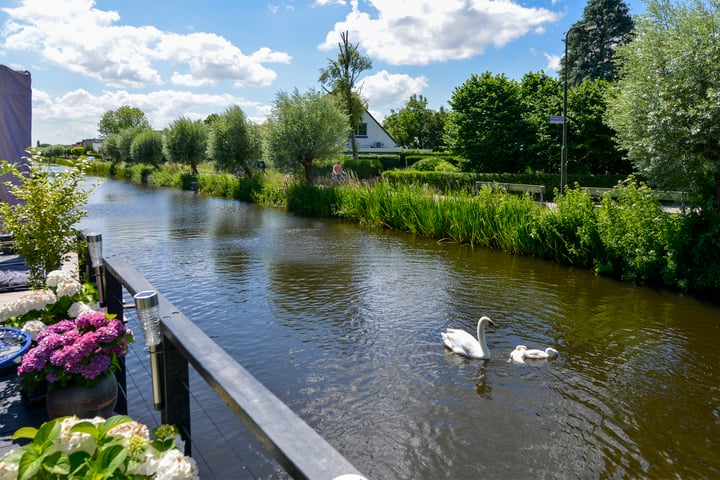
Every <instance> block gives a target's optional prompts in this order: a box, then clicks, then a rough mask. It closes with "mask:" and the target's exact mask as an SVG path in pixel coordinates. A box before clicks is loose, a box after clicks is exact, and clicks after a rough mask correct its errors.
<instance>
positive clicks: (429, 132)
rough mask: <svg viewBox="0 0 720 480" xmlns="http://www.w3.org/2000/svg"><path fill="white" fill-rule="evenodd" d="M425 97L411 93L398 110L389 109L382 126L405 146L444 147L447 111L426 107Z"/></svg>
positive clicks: (437, 148) (420, 147)
mask: <svg viewBox="0 0 720 480" xmlns="http://www.w3.org/2000/svg"><path fill="white" fill-rule="evenodd" d="M427 103H428V102H427V98H425V97H424V96H422V95H412V96H411V97H410V98H409V99H408V101H407V103H406V104H405V106H404V107H402V108H401V109H400V110H398V111H395V110H391V111H390V115H388V116H387V117H386V118H385V120H384V121H383V127H384V128H385V129H386V130H387V131H388V133H390V135H392V136H393V138H394V139H395V140H396V141H397V142H398V143H399V144H400V145H402V146H403V147H405V148H417V149H432V150H439V149H441V148H442V147H444V145H445V143H444V140H443V131H444V130H445V122H446V121H447V112H446V111H445V110H444V109H442V108H441V109H440V110H439V111H437V112H435V111H433V110H431V109H429V108H428V107H427Z"/></svg>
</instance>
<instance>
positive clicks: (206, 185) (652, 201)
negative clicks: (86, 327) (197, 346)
mask: <svg viewBox="0 0 720 480" xmlns="http://www.w3.org/2000/svg"><path fill="white" fill-rule="evenodd" d="M199 169H200V174H199V176H198V177H194V176H193V175H191V173H190V172H189V169H188V168H187V167H186V166H179V165H172V164H166V165H163V166H162V167H160V168H159V169H156V168H155V167H153V166H147V165H138V164H132V165H127V166H124V165H122V164H111V163H105V162H94V163H93V164H92V165H91V167H90V170H89V173H92V174H96V175H100V176H109V177H110V176H111V177H116V178H120V179H126V180H130V181H134V182H136V183H145V184H151V185H155V186H164V187H175V188H185V189H188V188H190V185H191V184H193V183H194V182H196V183H195V185H196V186H197V189H198V191H199V192H200V193H202V194H207V195H212V196H219V197H225V198H233V199H237V200H242V201H249V202H254V203H260V204H265V205H271V206H279V207H287V208H288V210H289V211H290V212H292V213H295V214H299V215H307V216H323V217H334V218H342V219H347V220H351V221H355V222H359V223H360V224H362V225H365V226H368V227H370V228H392V229H397V230H401V231H405V232H410V233H413V234H418V235H423V236H427V237H431V238H435V239H437V240H438V241H450V242H458V243H463V244H467V245H470V246H474V247H482V248H491V249H496V250H500V251H504V252H508V253H512V254H519V255H529V256H534V257H538V258H543V259H547V260H551V261H555V262H558V263H561V264H564V265H572V266H575V267H578V268H583V269H589V270H592V271H594V272H596V273H597V274H601V275H608V276H612V277H615V278H618V279H622V280H625V281H632V282H636V283H640V284H648V285H656V286H664V287H669V288H673V289H678V290H681V291H694V292H711V293H712V292H717V291H718V289H720V213H718V212H716V211H714V210H712V209H702V210H700V209H697V210H691V211H688V212H686V213H685V214H678V213H668V212H667V211H665V210H664V209H663V207H662V205H661V204H660V203H659V201H658V199H657V197H656V196H655V195H653V191H652V190H651V189H650V188H649V187H648V186H647V185H645V184H644V183H643V182H640V181H638V180H637V179H636V178H634V177H628V179H626V180H624V181H622V182H619V183H618V184H617V185H616V186H615V187H614V188H613V190H612V192H611V193H606V194H605V195H603V196H602V197H601V198H600V199H599V201H598V199H597V198H594V197H593V196H591V195H590V193H589V192H588V191H587V190H583V189H581V188H579V187H578V186H577V185H576V186H575V187H574V188H569V189H567V190H566V192H565V193H564V194H559V193H558V192H555V197H554V203H553V204H550V205H548V204H542V203H538V202H536V201H534V200H533V198H532V197H530V196H529V195H515V194H510V193H506V192H504V191H502V190H500V191H496V190H493V189H490V188H489V187H483V188H482V189H480V190H479V191H474V190H469V189H468V188H465V187H461V188H457V189H451V188H446V189H444V190H440V189H438V188H436V187H434V186H431V185H428V184H421V183H408V184H405V183H400V182H396V181H393V182H390V181H386V180H385V179H384V177H385V176H383V177H380V179H378V180H376V181H374V182H367V181H359V180H356V179H352V175H351V180H350V181H349V182H347V183H344V184H341V185H332V184H329V182H322V181H319V182H316V184H308V183H306V182H303V181H302V180H301V179H298V177H295V176H291V175H285V174H281V173H278V172H276V171H274V170H267V171H266V172H265V173H264V174H262V175H254V176H252V177H242V178H239V177H237V176H234V175H230V174H225V173H216V172H214V170H213V168H212V164H209V163H208V164H201V165H200V166H199Z"/></svg>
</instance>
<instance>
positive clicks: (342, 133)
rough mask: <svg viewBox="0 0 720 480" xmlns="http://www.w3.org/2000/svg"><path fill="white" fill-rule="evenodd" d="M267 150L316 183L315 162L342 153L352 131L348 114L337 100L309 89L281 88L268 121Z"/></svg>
mask: <svg viewBox="0 0 720 480" xmlns="http://www.w3.org/2000/svg"><path fill="white" fill-rule="evenodd" d="M266 126H267V132H266V140H267V147H268V150H267V154H268V156H269V158H270V159H271V161H272V164H273V166H275V167H276V168H277V169H278V170H283V171H290V172H296V171H302V172H303V174H304V177H305V180H306V181H307V182H308V183H313V180H314V174H313V165H314V163H315V162H318V161H322V160H327V159H330V158H332V157H333V156H336V155H338V154H340V153H341V152H342V150H343V147H344V143H345V139H346V138H347V132H348V121H347V116H346V115H345V113H344V112H343V110H342V108H341V107H340V106H339V105H338V104H337V101H336V100H335V99H334V98H333V97H331V96H328V95H325V94H323V93H319V92H317V91H315V90H309V91H308V92H307V93H305V94H300V93H299V92H298V90H297V89H295V90H294V91H293V93H292V94H288V93H286V92H279V93H278V94H277V95H276V97H275V102H274V105H273V109H272V113H271V114H270V117H269V119H268V122H267V125H266Z"/></svg>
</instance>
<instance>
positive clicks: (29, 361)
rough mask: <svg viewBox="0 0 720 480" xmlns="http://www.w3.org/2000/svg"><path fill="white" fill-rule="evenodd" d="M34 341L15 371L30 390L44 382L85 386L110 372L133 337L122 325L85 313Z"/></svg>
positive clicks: (51, 327) (48, 330) (46, 329)
mask: <svg viewBox="0 0 720 480" xmlns="http://www.w3.org/2000/svg"><path fill="white" fill-rule="evenodd" d="M36 341H37V346H36V347H34V348H32V349H30V350H29V351H28V352H27V353H26V354H25V355H24V356H23V360H22V363H21V364H20V366H19V367H18V374H19V375H20V377H21V380H22V381H23V382H24V383H26V384H28V385H29V386H33V385H34V384H36V383H38V382H40V381H42V380H45V381H47V382H49V384H50V385H49V386H65V385H70V384H73V385H89V384H92V383H94V381H95V380H97V379H99V378H100V377H102V376H103V375H104V374H106V373H107V372H108V371H111V370H113V367H114V365H115V364H116V360H117V359H118V358H122V357H124V356H125V354H126V353H127V351H128V345H129V344H130V343H132V342H133V336H132V332H131V331H130V330H129V329H128V328H127V327H126V326H125V324H124V323H123V322H121V321H119V320H117V319H115V318H112V316H108V315H105V314H104V313H103V312H96V311H89V312H85V313H82V314H80V315H79V316H78V317H77V318H76V319H75V320H74V321H73V320H62V321H61V322H58V323H56V324H54V325H50V326H49V327H47V328H45V329H44V330H43V331H42V332H40V333H39V334H38V336H37V339H36Z"/></svg>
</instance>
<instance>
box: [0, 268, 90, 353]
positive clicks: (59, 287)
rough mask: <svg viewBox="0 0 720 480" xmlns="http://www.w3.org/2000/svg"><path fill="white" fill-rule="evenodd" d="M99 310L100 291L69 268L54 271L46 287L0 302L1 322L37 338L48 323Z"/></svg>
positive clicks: (47, 279)
mask: <svg viewBox="0 0 720 480" xmlns="http://www.w3.org/2000/svg"><path fill="white" fill-rule="evenodd" d="M98 309H99V307H98V305H97V291H96V289H95V286H94V285H93V284H92V283H88V282H85V283H80V282H79V281H78V280H76V279H75V278H74V276H73V275H72V274H71V273H70V272H68V271H65V270H53V271H52V272H50V273H49V274H48V276H47V277H46V279H45V286H44V287H43V288H41V289H35V290H30V291H29V292H27V293H25V294H24V295H21V296H20V297H18V298H16V299H15V300H13V301H12V302H9V303H6V304H4V305H0V324H2V325H4V326H6V327H14V328H20V329H22V330H25V331H26V332H28V333H29V334H30V335H31V337H32V338H33V340H34V339H35V336H36V335H37V334H38V333H39V332H40V330H42V329H43V328H44V327H45V326H47V325H52V324H54V323H57V322H59V321H61V320H65V319H67V318H76V317H77V316H78V315H80V314H81V313H82V312H86V311H90V310H98Z"/></svg>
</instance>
